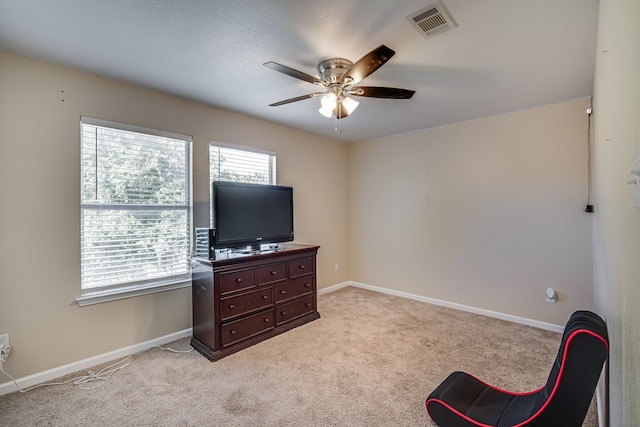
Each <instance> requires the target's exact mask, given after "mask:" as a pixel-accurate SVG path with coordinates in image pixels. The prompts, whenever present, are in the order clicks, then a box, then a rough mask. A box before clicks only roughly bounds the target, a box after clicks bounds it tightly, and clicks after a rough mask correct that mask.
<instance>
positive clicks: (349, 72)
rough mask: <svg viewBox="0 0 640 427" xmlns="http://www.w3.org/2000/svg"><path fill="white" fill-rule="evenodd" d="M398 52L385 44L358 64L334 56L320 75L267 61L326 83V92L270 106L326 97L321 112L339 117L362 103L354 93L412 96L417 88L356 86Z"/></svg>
mask: <svg viewBox="0 0 640 427" xmlns="http://www.w3.org/2000/svg"><path fill="white" fill-rule="evenodd" d="M393 55H395V52H394V51H393V50H392V49H390V48H388V47H387V46H385V45H380V46H378V47H377V48H375V49H374V50H372V51H371V52H369V53H367V54H366V55H365V56H363V57H362V58H360V59H359V60H358V61H356V62H355V63H353V62H351V61H349V60H348V59H343V58H331V59H327V60H324V61H322V62H321V63H320V64H318V73H319V74H320V78H318V77H314V76H312V75H309V74H307V73H303V72H302V71H298V70H294V69H293V68H289V67H287V66H285V65H282V64H278V63H277V62H266V63H265V64H264V65H265V66H266V67H269V68H271V69H273V70H276V71H279V72H281V73H283V74H286V75H288V76H291V77H294V78H296V79H300V80H304V81H305V82H309V83H313V84H315V85H318V86H322V87H323V88H324V89H326V90H325V91H324V92H315V93H310V94H308V95H303V96H298V97H296V98H290V99H285V100H284V101H280V102H274V103H273V104H269V106H270V107H277V106H279V105H284V104H290V103H292V102H296V101H302V100H304V99H309V98H315V97H318V96H321V97H322V100H321V105H322V107H321V108H320V110H318V111H319V112H320V114H322V115H323V116H325V117H329V118H331V116H332V115H333V116H335V117H336V119H342V118H345V117H347V116H348V115H349V114H351V113H352V112H353V110H355V108H356V107H357V106H358V104H359V103H358V102H357V101H355V100H353V99H352V98H351V97H350V96H366V97H369V98H386V99H410V98H411V97H412V96H413V94H414V93H415V91H413V90H407V89H399V88H394V87H380V86H354V85H355V84H357V83H358V82H360V81H361V80H362V79H364V78H365V77H367V76H369V75H370V74H372V73H373V72H374V71H376V70H377V69H378V68H380V67H382V66H383V65H384V64H385V63H386V62H387V61H388V60H389V59H391V57H392V56H393Z"/></svg>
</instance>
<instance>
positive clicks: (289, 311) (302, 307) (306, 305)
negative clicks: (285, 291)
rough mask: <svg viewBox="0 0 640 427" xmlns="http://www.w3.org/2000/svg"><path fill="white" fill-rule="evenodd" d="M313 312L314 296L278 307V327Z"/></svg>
mask: <svg viewBox="0 0 640 427" xmlns="http://www.w3.org/2000/svg"><path fill="white" fill-rule="evenodd" d="M312 312H313V296H310V297H307V298H303V299H301V300H298V301H293V302H290V303H287V304H282V305H280V306H277V307H276V325H281V324H283V323H286V322H288V321H290V320H293V319H297V318H298V317H301V316H304V315H305V314H308V313H312Z"/></svg>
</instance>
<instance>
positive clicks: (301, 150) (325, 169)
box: [0, 52, 348, 382]
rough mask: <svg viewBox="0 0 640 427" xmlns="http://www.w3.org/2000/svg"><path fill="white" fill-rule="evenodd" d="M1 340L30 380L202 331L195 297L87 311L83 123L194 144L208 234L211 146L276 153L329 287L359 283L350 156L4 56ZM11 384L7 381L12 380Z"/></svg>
mask: <svg viewBox="0 0 640 427" xmlns="http://www.w3.org/2000/svg"><path fill="white" fill-rule="evenodd" d="M0 94H1V95H0V174H1V175H2V179H1V181H0V203H1V206H0V236H1V238H0V333H9V334H10V339H11V345H12V347H13V349H12V351H11V356H10V357H9V359H8V361H7V362H6V363H5V364H4V369H5V370H7V371H8V372H10V373H11V374H12V375H13V376H14V377H16V378H20V377H23V376H27V375H30V374H34V373H37V372H42V371H44V370H47V369H50V368H54V367H58V366H61V365H64V364H67V363H71V362H75V361H79V360H82V359H85V358H87V357H90V356H94V355H100V354H103V353H106V352H109V351H112V350H117V349H121V348H124V347H127V346H129V345H133V344H137V343H140V342H144V341H147V340H150V339H154V338H157V337H161V336H164V335H167V334H170V333H174V332H178V331H181V330H184V329H187V328H190V327H191V291H190V289H189V288H184V289H180V290H176V291H168V292H161V293H157V294H153V295H147V296H142V297H136V298H129V299H125V300H121V301H114V302H109V303H103V304H97V305H92V306H88V307H82V308H80V307H78V306H77V305H76V304H75V302H74V301H75V298H76V297H77V296H79V294H80V261H79V260H80V222H79V221H80V142H79V135H80V130H79V121H80V116H81V115H86V116H92V117H97V118H101V119H107V120H113V121H118V122H124V123H130V124H134V125H138V126H144V127H150V128H156V129H162V130H168V131H173V132H179V133H185V134H188V135H192V136H193V138H194V150H193V153H194V154H193V158H194V183H193V187H194V199H195V200H194V206H195V215H194V220H195V224H196V225H199V226H207V225H208V221H209V220H208V203H209V189H208V144H209V140H211V139H213V140H217V141H222V142H226V143H231V144H242V145H250V146H254V147H259V148H264V149H268V150H273V151H275V152H276V153H277V155H278V183H280V184H285V185H292V186H293V187H294V206H295V226H296V241H298V242H301V243H313V244H319V245H321V249H320V252H319V257H318V270H319V272H318V285H319V287H321V288H322V287H326V286H329V285H333V284H336V283H341V282H344V281H346V280H347V278H348V277H347V269H346V268H343V269H341V270H340V271H337V272H336V271H334V264H335V263H340V264H341V265H345V266H346V263H347V254H348V250H347V224H348V216H347V203H348V185H347V180H348V175H347V167H348V147H347V146H346V145H344V144H342V143H338V142H335V141H332V140H329V139H326V138H321V137H317V136H313V135H310V134H307V133H303V132H299V131H295V130H292V129H288V128H285V127H282V126H277V125H274V124H270V123H267V122H264V121H260V120H256V119H252V118H249V117H246V116H242V115H239V114H235V113H231V112H227V111H222V110H219V109H216V108H211V107H208V106H205V105H202V104H197V103H193V102H189V101H185V100H182V99H179V98H175V97H172V96H168V95H165V94H161V93H158V92H154V91H150V90H145V89H142V88H138V87H134V86H130V85H126V84H122V83H118V82H114V81H110V80H107V79H103V78H99V77H96V76H92V75H88V74H84V73H79V72H76V71H71V70H68V69H64V68H60V67H57V66H53V65H49V64H45V63H42V62H37V61H33V60H30V59H26V58H23V57H20V56H16V55H13V54H10V53H7V52H0ZM5 380H6V378H5V379H2V380H0V381H2V382H4V381H5Z"/></svg>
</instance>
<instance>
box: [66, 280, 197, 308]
mask: <svg viewBox="0 0 640 427" xmlns="http://www.w3.org/2000/svg"><path fill="white" fill-rule="evenodd" d="M189 286H191V280H180V281H176V282H165V283H160V284H158V283H154V284H149V285H147V286H140V285H137V286H133V285H132V286H124V287H120V288H117V289H107V290H104V289H103V290H95V291H86V292H84V293H83V295H82V296H80V297H78V298H76V303H77V304H78V305H79V306H80V307H84V306H87V305H93V304H100V303H103V302H109V301H116V300H119V299H125V298H132V297H137V296H141V295H148V294H155V293H157V292H165V291H172V290H174V289H180V288H186V287H189Z"/></svg>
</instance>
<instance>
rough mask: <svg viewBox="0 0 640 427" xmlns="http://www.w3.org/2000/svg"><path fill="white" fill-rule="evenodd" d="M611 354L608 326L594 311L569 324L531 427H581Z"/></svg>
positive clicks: (578, 313) (577, 316)
mask: <svg viewBox="0 0 640 427" xmlns="http://www.w3.org/2000/svg"><path fill="white" fill-rule="evenodd" d="M608 355H609V335H608V332H607V326H606V324H605V322H604V320H602V318H601V317H600V316H598V315H597V314H595V313H592V312H590V311H576V312H575V313H573V315H572V316H571V317H570V318H569V320H568V321H567V325H566V326H565V330H564V333H563V335H562V341H561V344H560V349H559V350H558V355H557V357H556V360H555V363H554V365H553V368H552V369H551V373H550V374H549V378H548V380H547V383H546V384H545V386H544V387H543V388H542V389H540V390H539V391H538V393H537V402H536V405H535V410H534V411H532V414H531V415H532V416H531V417H530V420H531V423H530V424H529V425H531V426H563V427H569V426H574V425H575V426H578V427H579V426H581V425H582V422H583V421H584V418H585V416H586V414H587V411H588V409H589V405H590V404H591V400H592V399H593V395H594V393H595V390H596V387H597V385H598V380H599V378H600V374H601V373H602V368H603V366H604V363H605V361H606V360H607V357H608Z"/></svg>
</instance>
